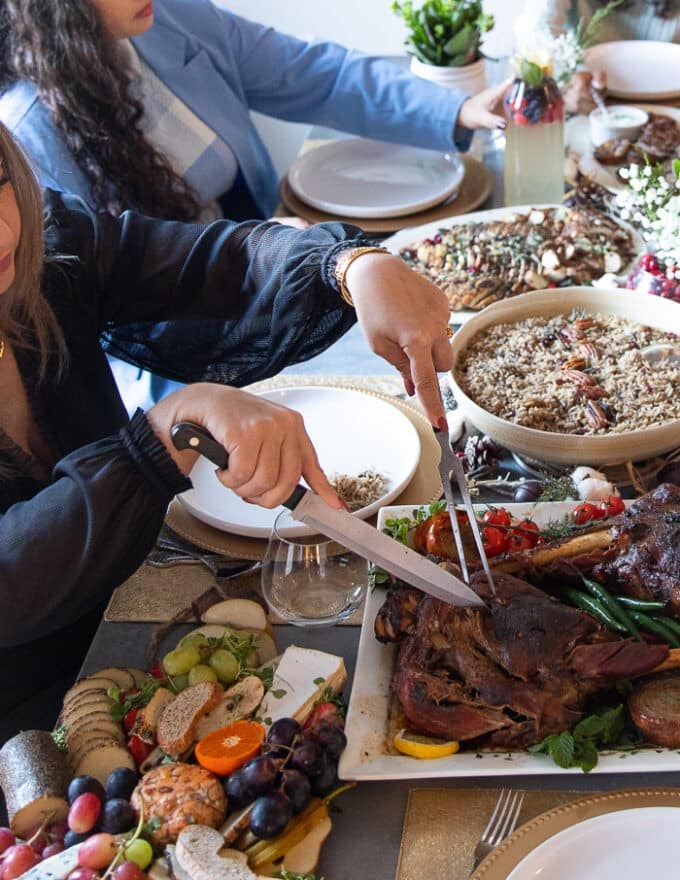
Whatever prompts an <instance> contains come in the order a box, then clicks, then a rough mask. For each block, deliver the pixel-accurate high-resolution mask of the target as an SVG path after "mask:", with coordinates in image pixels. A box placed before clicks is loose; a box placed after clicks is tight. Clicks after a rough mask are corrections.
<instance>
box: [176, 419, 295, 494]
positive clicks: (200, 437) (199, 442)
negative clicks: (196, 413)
mask: <svg viewBox="0 0 680 880" xmlns="http://www.w3.org/2000/svg"><path fill="white" fill-rule="evenodd" d="M170 436H171V437H172V442H173V444H174V446H175V449H179V450H180V451H182V450H184V449H192V450H193V451H194V452H198V453H199V455H202V456H204V458H207V459H208V461H211V462H212V463H213V464H214V465H216V466H217V467H218V468H219V469H220V470H226V469H227V467H228V466H229V453H228V452H227V450H226V449H225V448H224V446H222V444H221V443H218V442H217V440H215V438H214V437H213V435H212V434H211V433H210V431H208V430H206V429H205V428H202V427H201V426H200V425H196V424H194V423H193V422H178V423H177V424H176V425H173V426H172V430H171V431H170ZM307 491H308V490H307V489H305V487H304V486H301V485H300V484H299V483H298V485H297V486H296V487H295V488H294V489H293V492H292V494H291V496H290V498H287V499H286V500H285V501H284V502H283V506H284V507H287V508H288V510H295V508H296V507H297V506H298V504H299V503H300V501H302V497H303V495H304V494H305V492H307Z"/></svg>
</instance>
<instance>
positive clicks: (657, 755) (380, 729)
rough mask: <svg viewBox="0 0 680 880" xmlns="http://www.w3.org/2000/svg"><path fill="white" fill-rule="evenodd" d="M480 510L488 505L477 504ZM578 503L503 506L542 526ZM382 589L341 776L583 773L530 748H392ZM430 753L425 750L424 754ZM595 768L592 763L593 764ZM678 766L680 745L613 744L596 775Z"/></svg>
mask: <svg viewBox="0 0 680 880" xmlns="http://www.w3.org/2000/svg"><path fill="white" fill-rule="evenodd" d="M478 509H479V513H480V515H481V514H482V513H483V512H484V511H485V510H486V508H485V507H482V506H480V507H479V508H478ZM574 509H575V503H574V502H543V503H531V504H507V505H504V510H506V511H507V512H508V513H509V514H510V515H511V517H512V518H513V520H518V521H522V520H526V519H533V521H534V522H535V523H536V524H537V525H538V526H539V527H541V528H542V527H544V526H546V525H547V524H548V523H551V522H557V521H562V520H564V518H565V517H567V516H571V515H573V512H574ZM413 516H414V508H413V507H403V506H399V507H386V508H383V509H382V510H381V511H380V514H379V519H378V527H379V528H383V529H384V527H385V525H386V523H387V522H388V521H393V520H400V519H401V518H413ZM384 599H385V591H384V590H383V589H381V588H380V587H376V588H375V589H373V590H372V591H370V592H369V594H368V596H367V600H366V605H365V611H364V622H363V626H362V631H361V637H360V642H359V651H358V657H357V666H356V673H355V679H354V685H353V689H352V694H351V697H350V704H349V709H348V716H347V727H346V732H347V738H348V744H347V748H346V750H345V752H344V753H343V755H342V758H341V762H340V775H341V778H343V779H353V780H354V779H356V780H380V779H426V778H446V777H451V778H464V777H475V776H502V777H505V776H516V775H523V776H524V775H547V774H554V773H556V772H563V773H580V772H582V770H581V769H580V768H579V767H572V768H570V769H558V767H556V765H555V763H553V761H552V760H551V757H549V755H548V754H542V753H540V754H538V753H530V752H529V751H527V750H521V749H520V750H508V749H496V750H481V749H477V748H472V749H466V748H465V744H464V743H461V744H460V750H459V751H455V752H453V753H451V751H450V752H449V753H448V754H446V753H443V756H442V757H436V758H427V757H418V758H414V757H412V756H411V755H410V754H404V753H402V752H401V751H399V750H397V749H396V748H394V745H393V743H394V742H395V735H397V736H400V735H403V731H400V728H403V726H404V720H403V716H401V713H400V711H399V708H398V706H397V703H396V700H395V698H394V696H393V693H392V681H393V676H394V675H395V670H396V664H397V657H398V650H399V649H398V646H397V645H396V644H380V643H379V642H378V641H377V639H376V636H375V633H374V622H375V620H376V616H377V615H378V613H379V611H380V609H381V606H382V604H383V601H384ZM425 754H427V752H425ZM589 769H590V768H589ZM678 770H680V750H678V749H675V748H669V749H665V748H660V747H655V748H637V749H636V748H630V749H626V750H624V751H619V750H614V749H610V750H608V751H603V752H600V755H599V759H598V760H597V763H596V766H594V768H593V769H592V772H595V773H608V772H609V773H611V772H618V773H622V772H623V773H636V772H662V771H674V772H677V771H678Z"/></svg>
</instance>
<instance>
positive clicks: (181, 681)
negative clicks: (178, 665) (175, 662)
mask: <svg viewBox="0 0 680 880" xmlns="http://www.w3.org/2000/svg"><path fill="white" fill-rule="evenodd" d="M171 680H172V685H173V687H174V689H175V690H176V691H183V690H184V688H185V687H186V686H187V685H188V684H189V673H188V672H183V673H182V675H175V676H174V677H173V678H172V679H171Z"/></svg>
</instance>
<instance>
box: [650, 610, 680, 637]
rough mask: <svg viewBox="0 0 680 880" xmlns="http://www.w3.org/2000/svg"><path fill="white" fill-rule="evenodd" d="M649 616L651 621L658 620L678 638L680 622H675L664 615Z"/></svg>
mask: <svg viewBox="0 0 680 880" xmlns="http://www.w3.org/2000/svg"><path fill="white" fill-rule="evenodd" d="M649 616H650V617H651V618H652V620H658V621H659V622H660V623H663V624H664V625H665V626H667V627H668V628H669V629H672V630H673V632H674V633H675V634H676V636H680V620H675V619H674V618H672V617H670V616H668V615H666V614H650V615H649Z"/></svg>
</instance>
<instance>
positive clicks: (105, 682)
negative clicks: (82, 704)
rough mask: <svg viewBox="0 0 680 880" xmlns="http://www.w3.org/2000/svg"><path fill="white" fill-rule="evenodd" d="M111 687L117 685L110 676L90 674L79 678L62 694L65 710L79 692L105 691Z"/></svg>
mask: <svg viewBox="0 0 680 880" xmlns="http://www.w3.org/2000/svg"><path fill="white" fill-rule="evenodd" d="M111 687H118V684H117V682H115V681H114V680H113V679H112V678H106V677H104V676H101V677H100V676H98V675H91V676H88V677H87V678H81V679H80V681H77V682H76V683H75V684H74V685H73V686H72V687H70V688H69V689H68V690H67V691H66V693H65V694H64V709H65V710H66V709H67V708H68V707H69V706H70V705H71V704H72V703H73V702H74V701H75V699H76V697H79V696H80V695H81V694H84V693H85V692H86V691H104V693H106V691H107V690H108V689H109V688H111Z"/></svg>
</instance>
